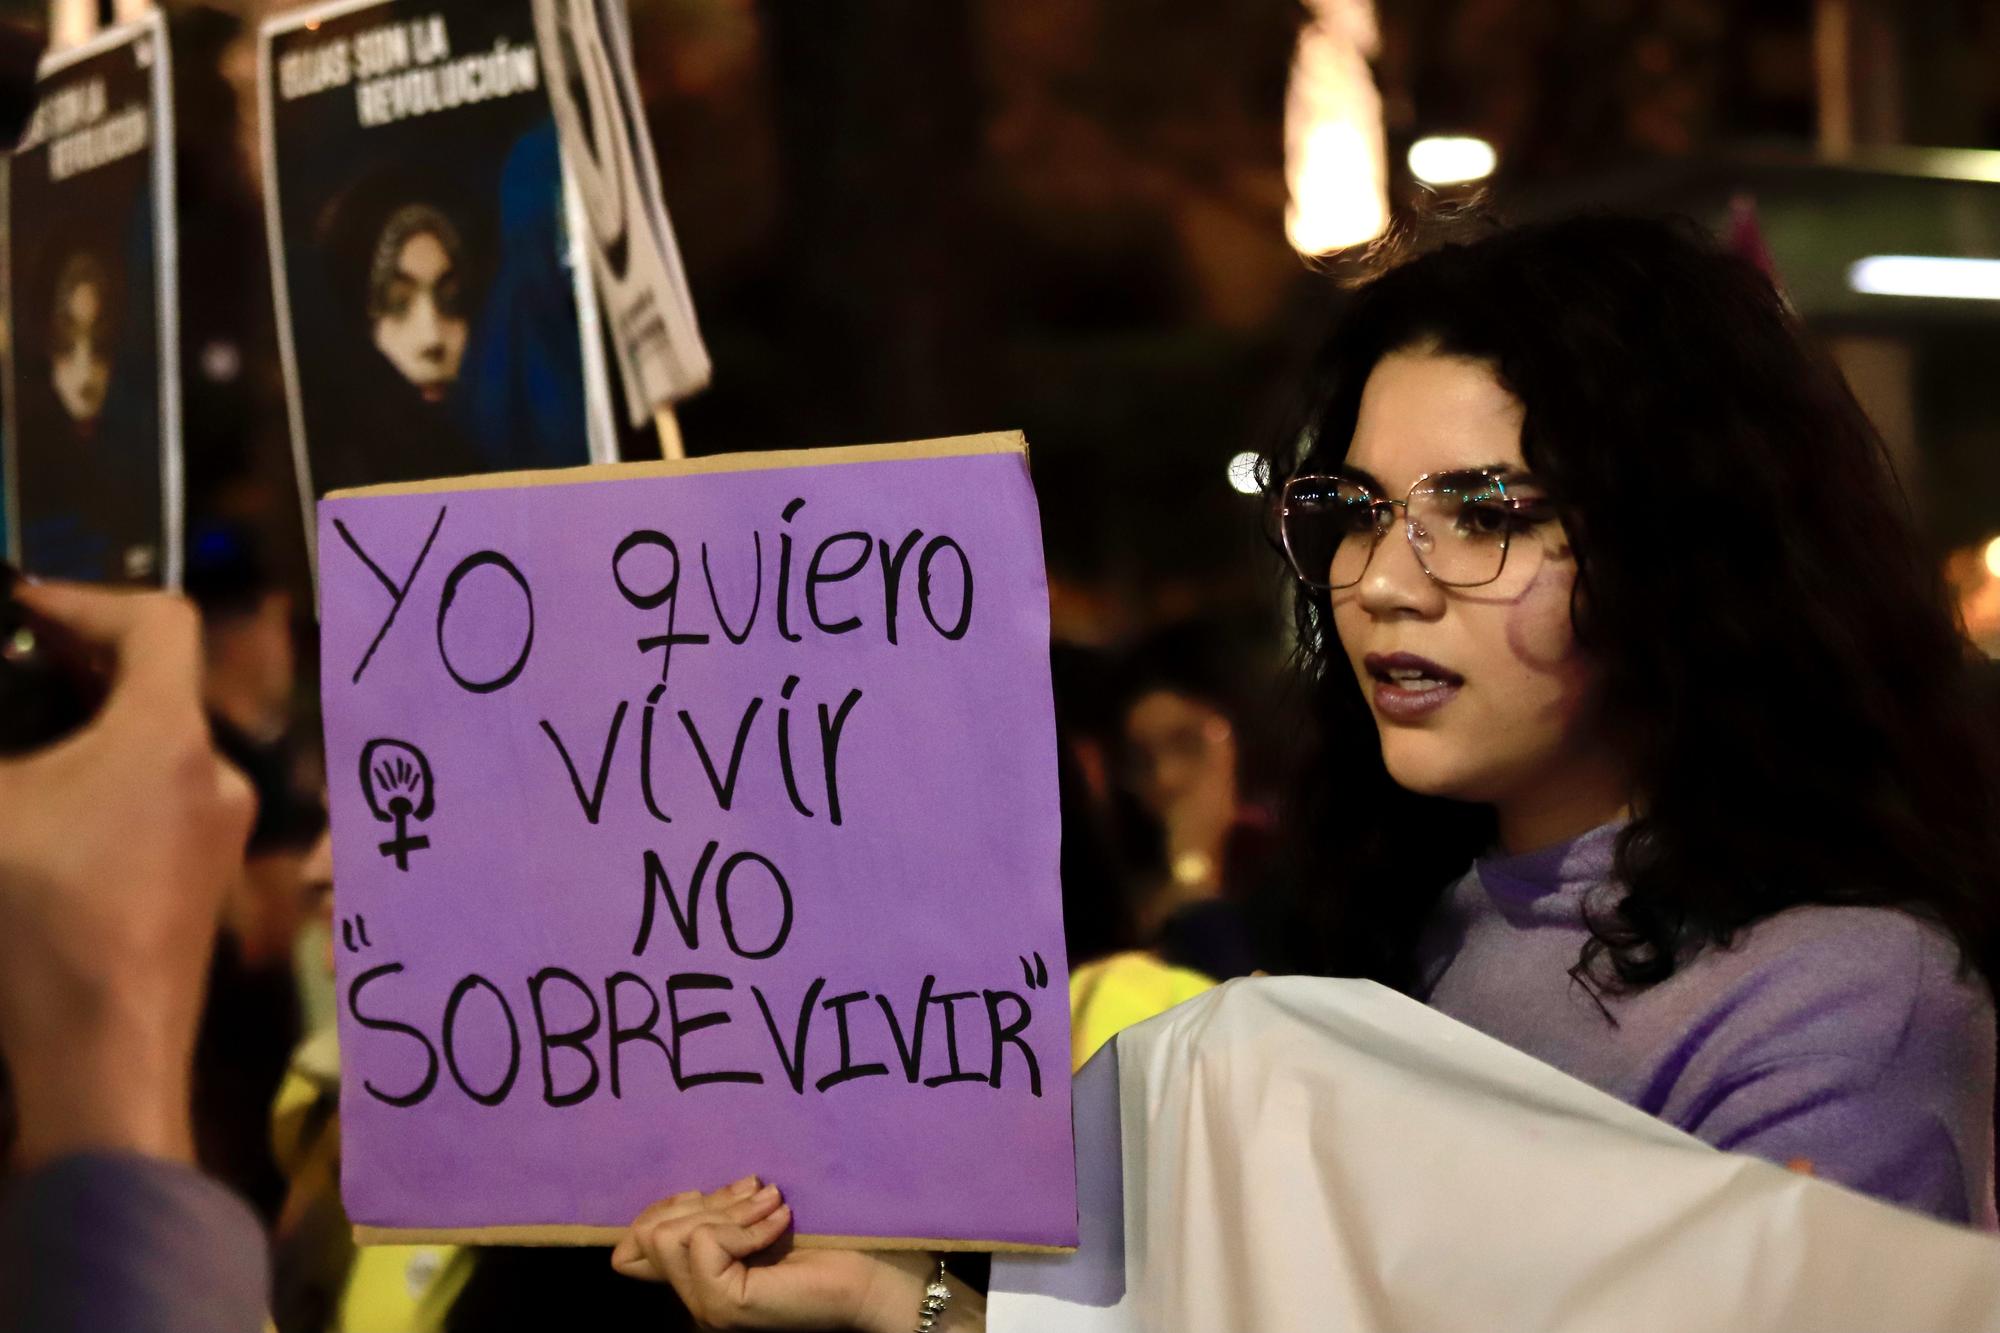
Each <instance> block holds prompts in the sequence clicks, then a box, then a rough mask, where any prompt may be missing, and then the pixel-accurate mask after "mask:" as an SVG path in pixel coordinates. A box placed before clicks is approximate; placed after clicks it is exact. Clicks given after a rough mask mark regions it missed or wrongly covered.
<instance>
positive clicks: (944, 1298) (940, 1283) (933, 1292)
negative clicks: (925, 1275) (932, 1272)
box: [916, 1259, 951, 1333]
mask: <svg viewBox="0 0 2000 1333" xmlns="http://www.w3.org/2000/svg"><path fill="white" fill-rule="evenodd" d="M950 1304H951V1288H950V1287H948V1286H946V1285H945V1280H944V1260H942V1259H940V1260H938V1261H937V1276H936V1277H934V1278H932V1279H931V1284H930V1285H929V1286H928V1287H925V1288H924V1299H923V1302H922V1304H920V1305H918V1306H917V1328H916V1333H933V1330H935V1329H936V1328H937V1321H938V1316H940V1315H942V1314H943V1313H944V1307H945V1306H947V1305H950Z"/></svg>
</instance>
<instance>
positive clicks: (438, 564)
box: [319, 435, 1076, 1248]
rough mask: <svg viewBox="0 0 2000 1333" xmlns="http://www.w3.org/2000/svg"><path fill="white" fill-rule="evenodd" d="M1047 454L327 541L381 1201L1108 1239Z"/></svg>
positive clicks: (800, 469)
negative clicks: (666, 1207)
mask: <svg viewBox="0 0 2000 1333" xmlns="http://www.w3.org/2000/svg"><path fill="white" fill-rule="evenodd" d="M1025 450H1026V446H1025V444H1024V443H1023V442H1022V440H1021V437H1020V436H1019V435H997V436H980V437H970V438H965V439H958V440H946V441H932V442H928V443H924V444H917V445H900V446H884V447H862V448H845V449H823V450H812V451H806V452H792V453H772V454H761V455H740V456H727V457H715V458H701V459H694V460H682V461H666V462H656V463H642V464H627V465H622V466H618V467H607V468H591V469H570V470H566V471H558V472H543V473H521V474H513V475H505V476H494V477H474V478H466V479H462V480H460V481H456V482H438V483H427V484H426V483H418V484H410V485H403V486H386V487H375V488H370V489H367V490H363V491H357V492H352V493H346V494H340V495H334V496H329V497H328V498H327V499H326V500H324V501H323V502H321V505H320V509H319V519H320V531H319V550H320V560H319V596H320V613H321V624H322V695H323V698H324V700H325V718H326V754H327V766H328V773H329V804H330V809H331V814H332V822H333V838H334V882H335V884H336V886H337V888H336V903H335V912H336V915H337V917H338V936H339V946H338V948H337V950H336V953H337V957H338V964H337V977H338V988H339V995H340V1000H339V1004H340V1014H339V1023H340V1042H341V1063H342V1079H341V1125H342V1133H343V1136H344V1138H343V1157H342V1161H343V1166H342V1188H343V1193H344V1197H345V1201H346V1205H347V1211H348V1214H349V1216H350V1217H351V1218H352V1219H353V1220H354V1221H355V1223H356V1224H357V1225H358V1226H359V1227H360V1228H361V1234H362V1235H363V1237H364V1238H367V1239H388V1238H397V1237H401V1238H421V1239H447V1240H477V1241H486V1242H497V1243H507V1242H533V1241H541V1242H572V1243H590V1242H608V1241H609V1240H611V1239H613V1238H615V1237H616V1235H618V1234H619V1232H620V1231H621V1230H622V1229H623V1228H624V1226H625V1225H626V1224H628V1223H629V1222H630V1220H631V1219H632V1218H633V1217H634V1216H636V1215H637V1213H638V1211H639V1209H640V1208H642V1207H643V1206H644V1205H645V1204H647V1203H648V1202H650V1201H652V1200H654V1199H655V1198H658V1197H660V1196H662V1195H664V1194H668V1193H673V1192H677V1191H679V1190H683V1189H689V1188H696V1187H702V1188H712V1187H715V1186H719V1185H721V1184H724V1183H726V1182H728V1181H731V1180H734V1179H737V1178H739V1177H741V1176H743V1175H745V1174H748V1173H751V1172H757V1173H760V1174H762V1175H763V1176H764V1177H765V1178H766V1179H767V1180H771V1181H774V1182H776V1183H778V1184H779V1185H780V1186H781V1187H782V1188H783V1189H784V1190H785V1191H786V1196H787V1199H788V1201H789V1202H790V1203H791V1205H792V1207H793V1209H794V1213H795V1217H796V1226H797V1229H798V1230H799V1232H800V1233H801V1234H803V1235H807V1236H817V1237H834V1238H843V1237H844V1238H849V1239H850V1240H851V1239H852V1238H856V1237H866V1238H870V1239H871V1241H873V1242H875V1243H894V1242H905V1243H922V1244H924V1245H929V1246H932V1247H941V1246H960V1247H966V1248H972V1247H978V1248H992V1247H1002V1248H1005V1247H1024V1246H1025V1247H1035V1246H1064V1245H1068V1244H1071V1243H1073V1241H1074V1236H1075V1224H1076V1210H1075V1192H1074V1190H1075V1180H1074V1162H1073V1159H1072V1156H1071V1147H1070V1111H1069V1067H1070V1066H1069V1024H1068V986H1067V974H1066V968H1065V965H1064V946H1063V933H1062V908H1061V892H1060V883H1059V876H1058V870H1057V865H1058V854H1059V828H1058V823H1059V820H1058V813H1057V798H1056V783H1055V735H1054V717H1053V710H1052V706H1051V702H1050V684H1049V662H1048V591H1047V583H1046V579H1045V576H1044V574H1043V570H1042V563H1041V537H1040V529H1039V521H1038V518H1037V514H1036V507H1035V500H1034V494H1033V489H1032V486H1031V484H1030V482H1029V479H1028V472H1027V459H1026V452H1025Z"/></svg>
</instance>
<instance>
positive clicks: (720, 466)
mask: <svg viewBox="0 0 2000 1333" xmlns="http://www.w3.org/2000/svg"><path fill="white" fill-rule="evenodd" d="M1027 452H1028V439H1027V437H1026V436H1025V435H1023V434H1022V433H1021V432H1020V431H1018V430H1008V431H990V432H988V433H986V434H983V435H954V436H950V437H948V438H945V439H938V440H911V441H908V442H905V443H902V444H845V445H829V446H826V447H824V448H818V449H775V450H772V451H770V452H768V453H739V454H707V455H704V456H702V457H700V458H667V459H654V460H647V461H644V462H637V463H594V464H586V465H583V466H578V467H559V468H543V469H540V470H537V471H531V472H488V473H483V474H480V475H476V476H469V477H439V478H437V479H435V480H430V481H392V482H385V483H383V484H381V485H379V486H355V487H350V488H348V489H346V490H339V491H329V492H327V494H326V495H325V496H324V497H322V499H321V500H320V503H321V504H325V503H327V502H328V501H330V500H363V499H373V498H375V497H377V496H385V495H431V494H436V493H438V492H440V491H498V490H514V489H519V488H522V487H527V486H568V485H580V484H586V483H589V482H597V481H622V480H625V479H628V478H634V477H694V476H701V475H703V474H705V473H715V472H763V471H772V470H776V469H779V468H799V467H830V466H833V465H835V464H839V463H888V462H896V461H899V460H905V459H913V458H968V457H974V456H977V455H980V454H1021V455H1024V456H1025V455H1026V454H1027Z"/></svg>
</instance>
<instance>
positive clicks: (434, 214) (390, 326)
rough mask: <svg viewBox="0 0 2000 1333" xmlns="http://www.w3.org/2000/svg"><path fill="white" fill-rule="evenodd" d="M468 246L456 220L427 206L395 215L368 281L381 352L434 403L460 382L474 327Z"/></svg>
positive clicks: (377, 248) (371, 316) (377, 250)
mask: <svg viewBox="0 0 2000 1333" xmlns="http://www.w3.org/2000/svg"><path fill="white" fill-rule="evenodd" d="M462 252H463V246H462V244H461V242H460V240H459V235H458V229H457V228H456V227H454V226H453V225H452V223H451V221H450V219H448V218H446V217H445V216H444V215H443V214H442V213H440V212H438V211H437V210H436V209H434V208H432V207H430V206H429V205H427V204H408V205H405V206H404V207H402V208H399V209H397V210H396V211H395V212H394V213H392V214H390V216H389V220H388V222H387V223H386V224H385V225H384V226H383V228H382V234H381V236H380V237H379V238H378V239H377V241H376V244H375V250H374V261H373V263H372V265H371V267H370V273H369V279H368V322H369V331H370V335H371V336H372V338H373V340H374V343H375V349H376V350H377V351H379V352H380V353H381V354H382V355H383V356H384V357H386V358H388V361H389V364H390V365H392V366H394V367H395V368H396V370H397V372H398V373H400V374H401V375H402V377H403V378H404V379H406V380H408V381H409V382H410V383H411V385H413V386H414V387H415V388H416V390H417V392H418V393H420V394H422V395H423V397H424V399H425V401H427V402H433V403H436V402H442V401H443V400H444V398H445V396H446V395H447V394H448V393H449V392H450V391H451V387H452V385H454V384H456V383H457V382H458V372H459V367H460V365H461V364H462V363H463V361H464V359H465V342H466V336H467V332H468V327H467V320H466V314H465V306H464V299H463V290H462V282H463V278H462V275H461V272H460V269H461V261H462V257H463V253H462Z"/></svg>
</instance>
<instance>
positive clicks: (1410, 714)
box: [1373, 680, 1459, 722]
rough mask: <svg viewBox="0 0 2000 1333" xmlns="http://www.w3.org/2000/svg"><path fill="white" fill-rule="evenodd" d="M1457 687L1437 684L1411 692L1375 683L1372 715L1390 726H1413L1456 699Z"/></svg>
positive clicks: (1394, 686)
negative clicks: (1381, 718)
mask: <svg viewBox="0 0 2000 1333" xmlns="http://www.w3.org/2000/svg"><path fill="white" fill-rule="evenodd" d="M1458 691H1459V686H1458V685H1456V684H1445V683H1443V682H1438V683H1436V684H1432V685H1427V686H1423V687H1421V688H1418V689H1411V688H1409V687H1407V686H1403V685H1395V684H1391V683H1390V682H1388V681H1384V680H1378V681H1376V682H1375V689H1374V695H1373V697H1374V702H1375V711H1376V712H1377V713H1380V714H1381V715H1382V716H1383V717H1385V718H1387V719H1388V720H1389V721H1391V722H1415V721H1417V720H1418V719H1419V718H1425V717H1429V716H1430V715H1431V714H1432V713H1435V712H1437V710H1438V709H1440V708H1443V707H1444V706H1445V705H1446V704H1448V703H1450V702H1451V701H1452V700H1453V699H1454V698H1456V697H1457V695H1458Z"/></svg>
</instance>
